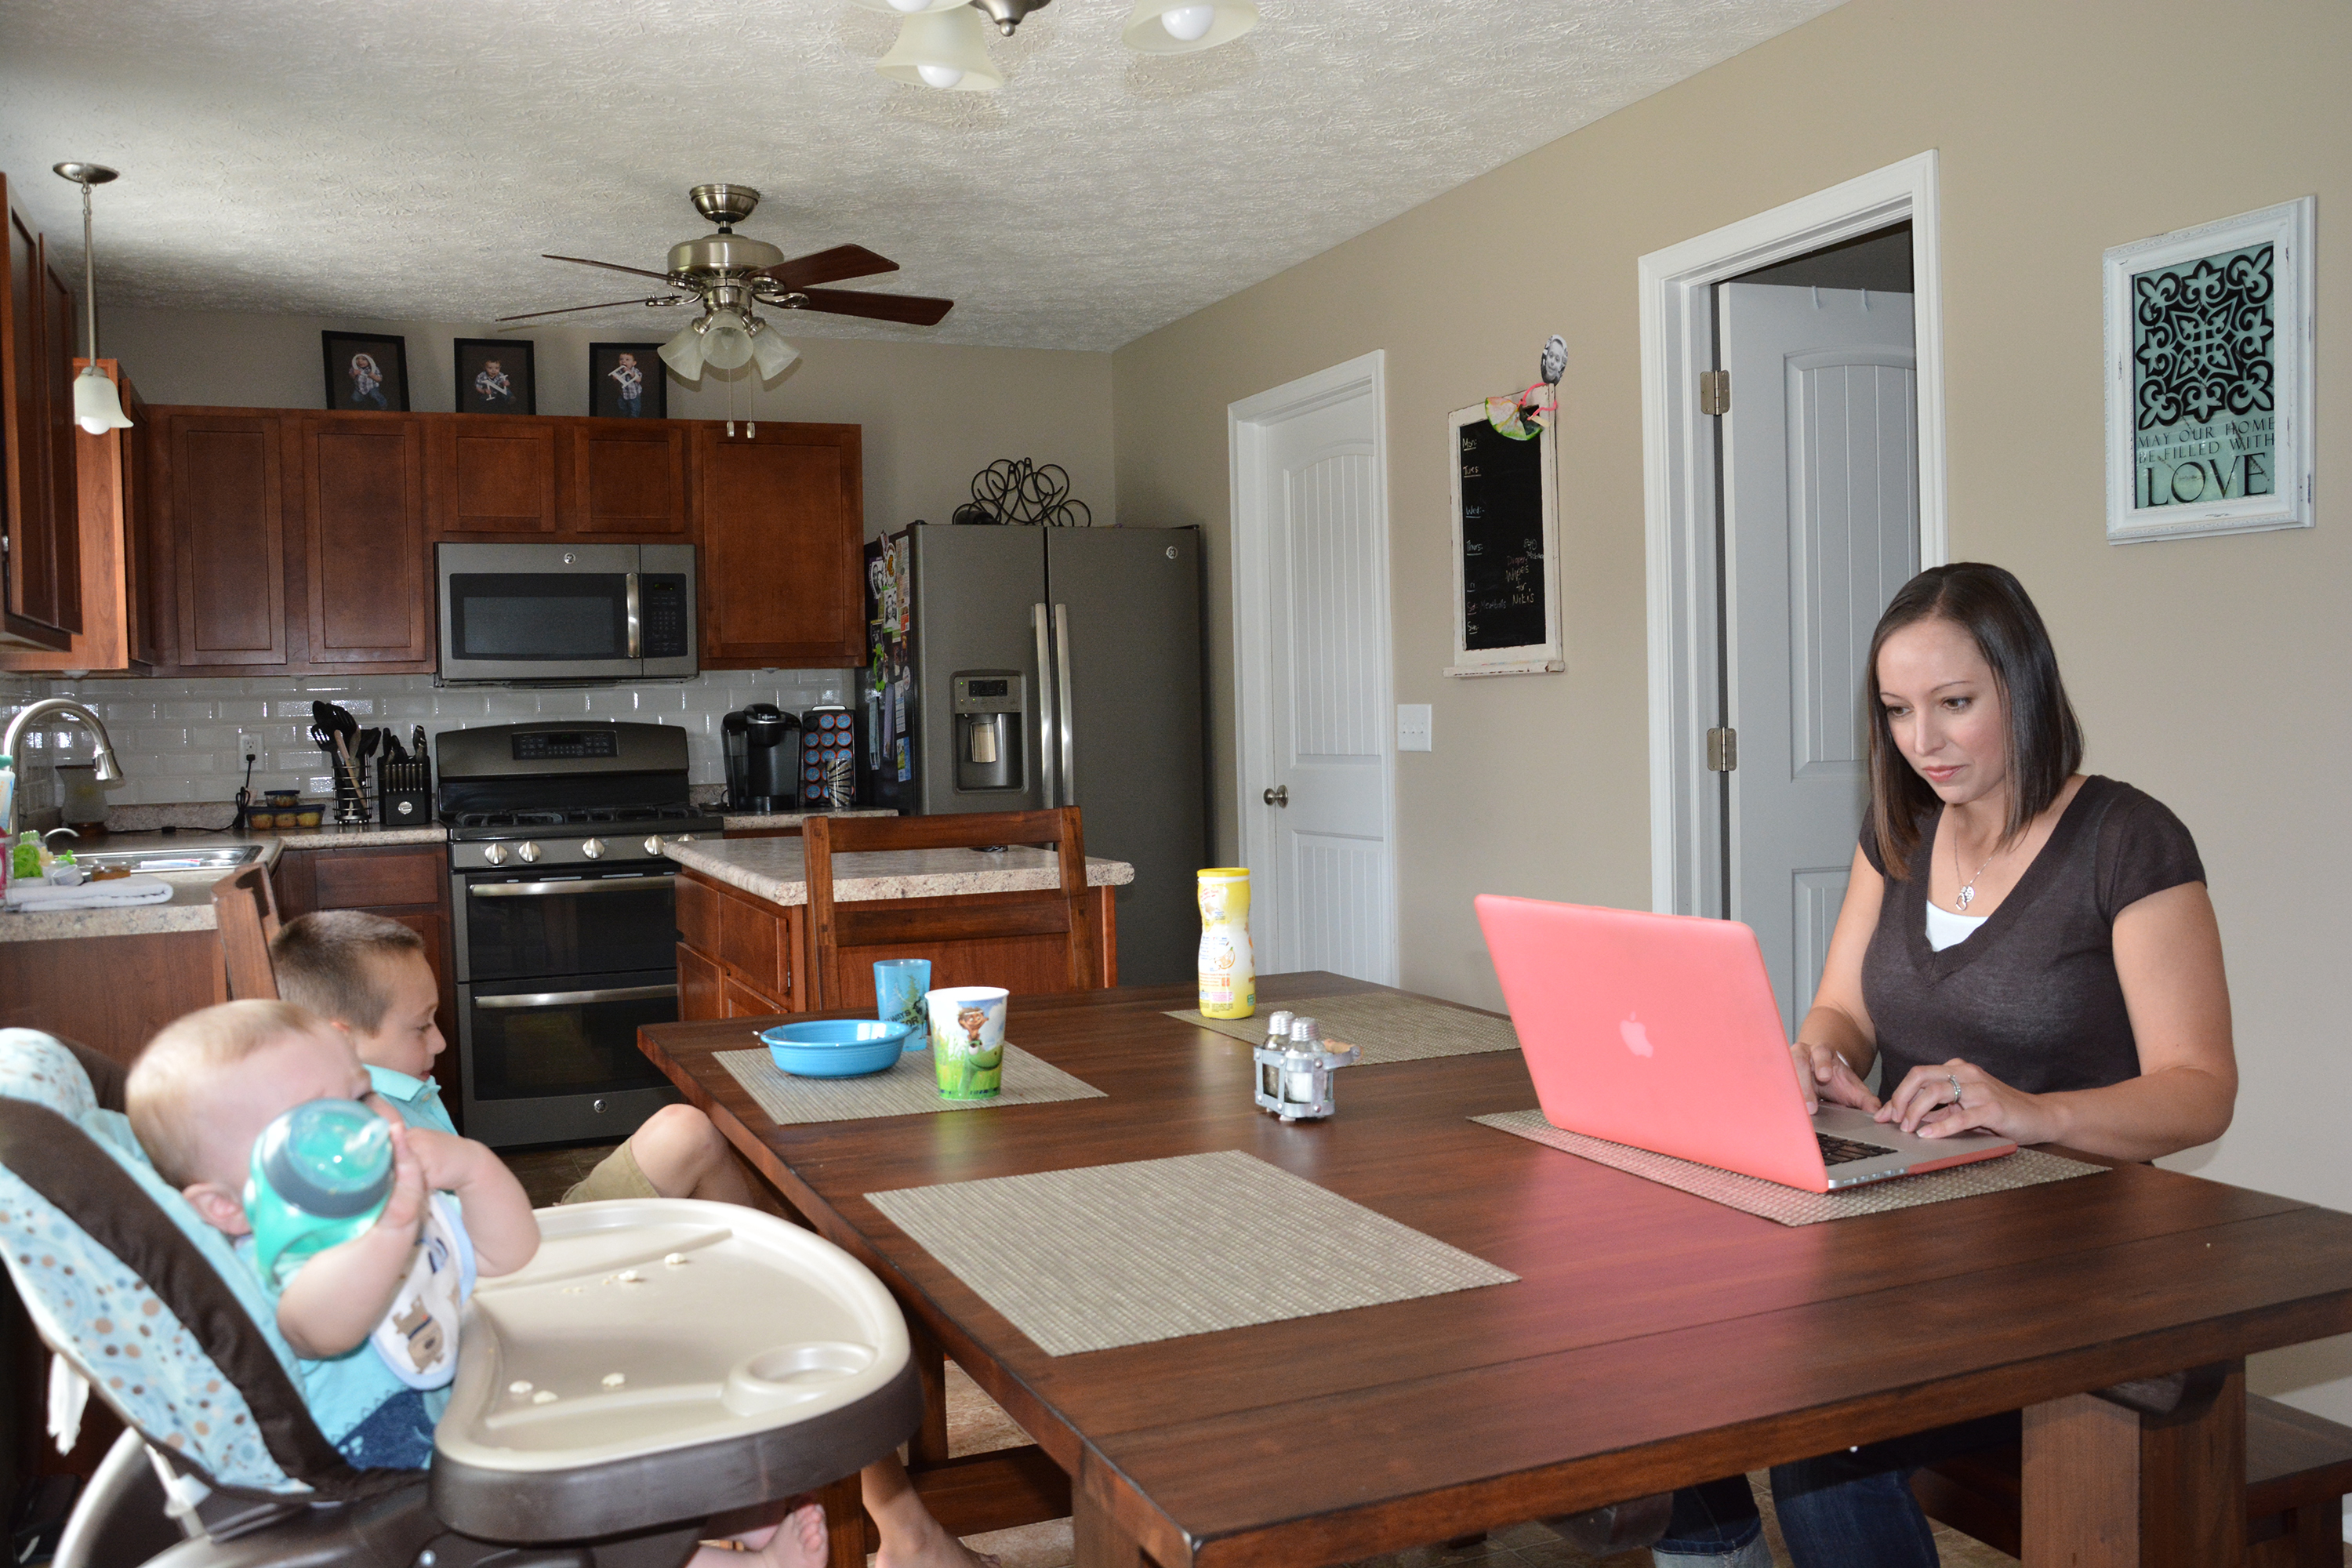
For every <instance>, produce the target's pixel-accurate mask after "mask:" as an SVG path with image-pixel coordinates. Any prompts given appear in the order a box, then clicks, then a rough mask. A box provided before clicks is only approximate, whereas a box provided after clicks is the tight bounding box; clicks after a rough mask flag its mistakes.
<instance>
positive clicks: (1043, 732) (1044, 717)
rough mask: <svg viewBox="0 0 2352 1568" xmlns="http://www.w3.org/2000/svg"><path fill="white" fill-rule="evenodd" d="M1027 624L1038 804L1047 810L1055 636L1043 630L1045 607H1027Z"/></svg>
mask: <svg viewBox="0 0 2352 1568" xmlns="http://www.w3.org/2000/svg"><path fill="white" fill-rule="evenodd" d="M1029 625H1030V626H1031V628H1032V629H1033V630H1034V631H1035V632H1036V634H1037V772H1038V773H1039V774H1040V775H1042V776H1041V777H1040V778H1039V779H1038V781H1037V782H1038V784H1039V785H1040V788H1039V791H1038V795H1037V803H1038V804H1039V805H1043V806H1045V807H1048V808H1049V809H1050V808H1051V807H1052V806H1053V805H1054V803H1055V798H1056V795H1055V787H1054V760H1055V754H1056V752H1057V751H1058V749H1059V742H1058V740H1057V738H1056V737H1057V736H1058V734H1059V732H1060V726H1059V725H1058V724H1057V723H1055V717H1054V713H1055V703H1054V634H1053V633H1052V632H1051V631H1049V630H1047V629H1046V622H1045V605H1030V606H1029Z"/></svg>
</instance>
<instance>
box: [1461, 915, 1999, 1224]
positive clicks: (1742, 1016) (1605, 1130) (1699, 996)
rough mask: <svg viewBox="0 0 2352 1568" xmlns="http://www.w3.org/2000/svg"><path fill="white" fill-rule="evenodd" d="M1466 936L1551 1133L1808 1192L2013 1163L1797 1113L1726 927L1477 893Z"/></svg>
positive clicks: (1761, 993) (1743, 942)
mask: <svg viewBox="0 0 2352 1568" xmlns="http://www.w3.org/2000/svg"><path fill="white" fill-rule="evenodd" d="M1478 923H1479V925H1480V926H1482V927H1483V928H1485V930H1486V950H1487V952H1490V953H1492V954H1493V955H1494V960H1495V973H1496V974H1497V975H1499V976H1501V978H1502V982H1503V997H1504V1001H1505V1003H1506V1004H1507V1005H1508V1007H1509V1008H1510V1013H1511V1022H1512V1024H1513V1025H1514V1026H1516V1027H1517V1030H1518V1033H1519V1049H1520V1050H1521V1051H1522V1052H1523V1053H1524V1054H1525V1055H1526V1057H1527V1058H1528V1074H1529V1075H1530V1076H1531V1077H1533V1078H1534V1079H1535V1080H1536V1095H1537V1098H1538V1099H1539V1100H1541V1101H1542V1102H1543V1113H1544V1119H1545V1120H1546V1121H1549V1122H1550V1123H1551V1124H1552V1125H1553V1126H1555V1127H1559V1128H1562V1129H1564V1130H1566V1131H1570V1132H1582V1133H1585V1134H1587V1135H1589V1136H1591V1137H1594V1138H1606V1139H1608V1140H1609V1141H1610V1142H1612V1143H1630V1144H1632V1145H1633V1147H1635V1148H1637V1149H1648V1150H1650V1151H1652V1152H1655V1153H1660V1154H1672V1155H1674V1156H1675V1158H1676V1159H1680V1160H1695V1161H1696V1162H1698V1163H1701V1164H1705V1165H1714V1166H1717V1167H1719V1168H1720V1169H1723V1170H1727V1171H1738V1172H1741V1173H1745V1174H1747V1175H1750V1176H1761V1177H1763V1178H1764V1179H1765V1180H1766V1181H1769V1182H1779V1183H1781V1184H1784V1185H1787V1186H1791V1187H1802V1188H1805V1189H1807V1190H1808V1191H1811V1192H1816V1193H1825V1192H1830V1191H1832V1190H1835V1189H1837V1188H1841V1187H1851V1186H1857V1185H1860V1184H1863V1183H1865V1182H1883V1181H1885V1180H1888V1179H1889V1178H1891V1177H1895V1176H1907V1175H1913V1174H1916V1173H1919V1172H1921V1171H1935V1170H1941V1169H1943V1168H1944V1167H1945V1166H1948V1165H1964V1164H1967V1163H1969V1162H1971V1161H1975V1160H1990V1159H1993V1158H1995V1157H1996V1156H1999V1155H2001V1154H2011V1153H2014V1152H2016V1151H2017V1145H2016V1144H2015V1143H2013V1142H2011V1141H2010V1140H2008V1139H2006V1138H1998V1137H1992V1136H1989V1135H1985V1134H1979V1133H1963V1134H1961V1135H1959V1136H1957V1137H1951V1138H1916V1137H1913V1136H1911V1135H1910V1134H1908V1133H1906V1132H1905V1131H1903V1130H1902V1129H1901V1128H1899V1127H1896V1126H1895V1125H1893V1124H1892V1123H1881V1122H1878V1121H1874V1120H1872V1118H1871V1116H1870V1114H1869V1113H1868V1112H1867V1111H1862V1110H1853V1108H1852V1107H1849V1106H1840V1105H1832V1104H1830V1103H1829V1102H1828V1101H1826V1100H1824V1101H1822V1108H1821V1111H1820V1113H1819V1114H1818V1115H1813V1116H1808V1115H1806V1114H1805V1100H1804V1095H1803V1093H1802V1091H1801V1090H1800V1089H1799V1088H1798V1086H1797V1075H1796V1072H1795V1071H1794V1069H1793V1068H1791V1067H1790V1060H1789V1043H1788V1040H1787V1038H1786V1037H1784V1036H1783V1035H1782V1034H1781V1032H1780V1008H1779V1006H1778V1005H1776V1004H1775V1003H1774V1001H1773V999H1772V982H1771V978H1770V976H1769V975H1768V974H1767V973H1765V969H1764V954H1763V952H1762V950H1761V949H1759V948H1758V946H1757V945H1756V933H1755V932H1754V931H1750V930H1748V928H1747V927H1746V926H1744V925H1741V924H1740V923H1738V921H1716V920H1701V919H1698V918H1696V917H1695V916H1690V915H1654V914H1647V913H1643V912H1642V911H1639V910H1601V909H1590V908H1587V907H1585V906H1584V905H1581V904H1553V903H1546V902H1543V901H1541V900H1536V899H1505V898H1497V897H1495V896H1493V895H1491V894H1487V895H1482V896H1481V897H1480V898H1479V900H1478Z"/></svg>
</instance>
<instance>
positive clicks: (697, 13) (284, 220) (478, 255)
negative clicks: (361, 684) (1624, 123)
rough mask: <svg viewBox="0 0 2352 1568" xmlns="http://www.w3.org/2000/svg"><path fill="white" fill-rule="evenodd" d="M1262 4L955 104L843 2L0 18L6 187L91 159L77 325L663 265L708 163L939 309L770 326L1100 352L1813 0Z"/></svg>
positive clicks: (768, 235) (507, 289) (533, 286)
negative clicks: (96, 310) (97, 310)
mask: <svg viewBox="0 0 2352 1568" xmlns="http://www.w3.org/2000/svg"><path fill="white" fill-rule="evenodd" d="M1260 4H1261V7H1262V10H1263V12H1264V16H1265V20H1264V22H1263V23H1262V24H1261V25H1260V26H1259V27H1258V28H1257V30H1256V31H1255V33H1253V34H1251V35H1250V36H1248V37H1245V38H1244V39H1242V40H1241V41H1240V42H1238V43H1236V44H1233V45H1229V46H1227V47H1223V48H1221V49H1215V50H1211V51H1207V52H1205V53H1202V54H1198V55H1191V56H1178V57H1160V58H1146V57H1142V56H1138V55H1136V54H1134V53H1132V52H1131V51H1129V50H1128V49H1127V48H1125V47H1123V46H1121V45H1120V43H1119V41H1118V34H1119V29H1120V26H1121V25H1122V23H1123V22H1124V20H1125V17H1126V14H1127V11H1128V0H1055V3H1054V4H1053V5H1051V7H1050V8H1048V9H1046V10H1045V11H1042V12H1040V13H1038V14H1037V15H1035V16H1032V17H1031V18H1030V20H1029V21H1028V22H1026V23H1025V24H1024V26H1023V27H1022V29H1021V32H1020V34H1019V36H1018V37H1016V38H1014V39H1013V40H1010V41H1009V42H1008V41H998V42H996V43H994V44H992V52H993V53H994V54H995V57H996V58H997V59H998V60H999V61H1000V63H1002V64H1003V65H1004V66H1005V67H1007V68H1008V72H1009V75H1010V77H1011V80H1010V81H1009V83H1008V84H1007V85H1006V87H1005V88H1004V89H1003V91H1001V92H998V93H994V94H980V93H949V92H935V91H931V90H929V89H922V88H915V87H907V86H901V85H899V84H897V83H893V82H889V81H886V80H885V79H882V78H881V77H879V76H877V74H876V73H875V71H874V68H873V64H874V61H875V60H876V59H877V58H880V56H881V54H882V52H883V50H884V49H885V48H887V47H888V45H889V41H890V37H891V35H892V32H893V29H894V27H895V25H896V24H895V18H893V17H891V16H882V15H877V14H875V13H871V12H866V11H862V10H859V9H856V7H854V6H852V5H849V4H847V3H846V0H692V3H688V0H366V3H364V4H359V3H354V0H143V3H142V0H68V3H62V4H61V3H58V0H0V170H5V171H6V172H7V173H8V174H10V175H12V176H14V177H15V179H16V182H17V184H18V186H19V188H20V190H21V195H22V199H24V200H26V202H27V204H28V205H29V207H30V208H31V211H32V214H33V216H35V218H36V219H37V221H38V222H39V223H41V224H42V225H43V226H45V227H47V229H49V230H50V231H51V232H52V233H53V234H56V235H58V236H59V237H60V238H61V239H62V240H63V241H64V242H65V244H66V246H67V247H68V249H69V250H71V251H72V252H73V253H74V256H75V258H76V260H77V261H78V260H79V205H78V195H77V193H76V192H75V190H74V188H73V187H72V186H70V185H68V184H65V182H63V181H61V180H58V179H57V178H56V177H55V176H53V175H51V174H49V173H48V168H49V165H50V164H51V163H57V162H58V161H59V160H61V159H67V158H81V159H89V160H92V161H96V162H100V163H111V164H114V165H116V166H117V167H119V168H121V170H122V174H123V177H122V179H121V181H120V182H118V183H117V184H113V185H110V186H107V187H105V188H104V189H102V190H101V191H100V193H99V195H98V218H99V230H98V233H99V238H98V252H99V258H100V288H99V292H100V302H101V306H103V305H104V304H106V303H108V302H111V303H113V304H118V305H140V306H150V307H163V308H177V309H195V310H252V311H269V312H287V313H297V314H306V315H313V314H314V315H329V316H353V317H369V318H384V319H392V320H430V321H481V320H487V319H489V318H491V317H496V316H501V315H506V314H509V313H512V312H518V311H523V310H545V309H548V308H551V307H554V306H559V305H573V304H585V303H589V302H591V301H594V300H612V299H619V298H622V297H624V296H625V295H626V294H628V293H629V291H630V289H629V284H630V280H629V279H626V278H623V277H620V276H619V275H617V274H610V273H598V272H596V271H593V270H592V269H590V268H573V267H566V266H563V265H562V264H560V263H557V262H552V261H542V260H541V259H539V255H538V253H539V252H541V251H543V250H554V251H561V252H564V253H567V254H571V255H575V256H592V257H597V258H602V259H604V260H609V261H617V262H622V263H625V264H627V265H630V266H638V267H647V268H656V269H658V268H660V266H661V264H662V262H661V258H662V256H663V254H664V251H665V249H666V248H667V247H668V246H669V245H670V244H671V243H673V242H675V241H677V240H679V239H684V238H687V237H691V236H693V235H695V234H698V233H700V232H703V230H704V225H703V224H702V223H701V220H700V219H698V217H696V216H695V215H694V213H693V211H692V209H691V208H689V207H688V205H687V204H686V200H685V193H686V187H687V186H688V185H689V184H695V183H697V182H698V181H704V180H716V179H725V180H739V181H741V182H743V183H745V184H751V185H753V186H756V187H757V188H758V189H760V190H761V192H763V193H764V194H765V196H766V200H765V202H764V203H763V204H762V205H761V208H760V211H759V213H758V214H757V215H756V216H754V217H752V219H751V221H750V222H749V223H747V224H746V225H745V226H744V229H743V232H745V233H746V234H749V235H754V236H757V237H761V238H763V239H768V240H772V241H773V242H775V243H776V244H779V245H781V246H782V247H784V248H785V250H786V252H787V253H788V254H791V255H799V254H801V253H803V252H804V251H809V250H815V249H820V248H822V247H826V246H830V245H835V244H839V243H841V242H843V241H852V240H854V241H856V242H857V243H859V244H862V245H866V246H870V247H873V248H875V249H877V250H878V251H880V252H882V253H883V254H884V255H886V256H888V257H891V258H895V259H897V260H898V262H900V263H901V264H902V266H903V267H904V268H905V270H904V271H902V272H899V273H897V274H893V275H891V276H890V277H889V278H888V279H886V280H884V281H883V283H882V285H881V286H882V287H886V288H894V289H902V290H905V291H908V292H911V293H921V294H938V295H946V296H949V297H950V298H952V299H954V300H957V301H959V303H958V305H957V308H956V310H955V311H954V312H953V313H952V314H951V315H950V316H949V317H948V319H947V321H945V322H944V323H942V324H941V325H940V326H939V327H937V328H932V329H928V330H925V329H910V328H898V327H888V326H878V325H870V324H867V323H864V322H858V321H844V320H842V319H840V318H827V317H822V316H803V317H798V318H795V319H794V320H793V335H794V336H796V337H800V336H807V337H822V336H873V337H898V338H914V339H922V340H927V341H931V342H962V343H995V344H1017V345H1027V346H1034V347H1049V348H1072V349H1109V348H1115V347H1117V346H1118V345H1119V344H1121V343H1124V342H1129V340H1131V339H1133V338H1135V337H1137V336H1139V335H1140V334H1142V333H1144V332H1147V331H1151V330H1152V329H1154V328H1156V327H1159V326H1161V325H1163V324H1165V323H1166V322H1168V321H1174V320H1176V319H1177V318H1179V317H1181V316H1183V315H1186V314H1188V313H1190V312H1191V311H1193V310H1199V309H1201V308H1202V306H1205V305H1208V304H1211V303H1213V302H1214V301H1216V300H1221V299H1223V298H1224V297H1225V296H1227V295H1229V294H1231V293H1233V292H1234V291H1235V290H1237V289H1242V288H1244V287H1246V286H1247V285H1249V284H1251V283H1254V282H1256V281H1257V280H1259V279H1263V278H1266V277H1268V276H1271V275H1272V274H1274V273H1276V272H1277V271H1280V270H1281V269H1282V268H1286V267H1288V266H1291V265H1293V264H1295V263H1297V262H1298V261H1301V260H1304V259H1305V258H1307V257H1310V256H1313V255H1315V254H1317V253H1318V252H1320V251H1323V250H1326V249H1328V248H1329V247H1332V246H1333V245H1336V244H1338V243H1339V241H1341V240H1343V239H1346V238H1348V237H1350V236H1353V235H1356V234H1360V233H1361V232H1363V231H1364V230H1365V229H1367V228H1370V227H1371V226H1373V225H1375V224H1378V223H1380V222H1381V221H1383V220H1384V219H1387V218H1390V217H1392V216H1395V215H1397V214H1398V213H1401V212H1403V211H1405V210H1406V209H1408V208H1410V207H1412V206H1414V205H1418V204H1420V203H1422V202H1424V201H1427V200H1428V199H1429V198H1431V197H1432V196H1434V195H1438V194H1439V193H1440V192H1443V191H1444V190H1447V189H1449V188H1450V187H1452V186H1454V185H1456V184H1461V183H1462V182H1463V181H1465V180H1467V179H1469V178H1471V177H1472V176H1474V175H1476V174H1481V173H1484V172H1485V171H1486V170H1488V169H1491V168H1494V167H1495V166H1496V165H1497V164H1500V163H1505V162H1507V161H1508V160H1510V159H1512V158H1515V157H1517V156H1518V155H1519V154H1521V153H1526V152H1528V151H1529V150H1530V149H1532V148H1535V147H1538V146H1540V145H1541V144H1543V143H1544V142H1549V141H1551V140H1553V139H1555V138H1557V137H1559V136H1561V135H1564V134H1566V133H1567V132H1570V131H1573V130H1575V129H1576V128H1577V127H1578V126H1580V125H1584V124H1586V123H1589V122H1590V121H1594V120H1597V119H1599V118H1600V117H1601V116H1602V115H1604V114H1607V113H1609V112H1611V111H1612V110H1616V109H1620V108H1622V107H1623V106H1624V105H1626V104H1628V103H1631V102H1633V100H1636V99H1639V98H1642V97H1643V96H1645V95H1646V94H1648V93H1651V92H1654V91H1656V90H1657V89H1660V88H1663V87H1665V86H1667V85H1669V84H1671V83H1673V82H1675V81H1679V80H1681V79H1684V78H1685V77H1688V76H1691V75H1693V74H1694V73H1696V72H1697V71H1699V70H1702V69H1704V68H1706V67H1708V66H1710V65H1713V64H1715V63H1716V62H1717V61H1719V60H1722V59H1725V58H1728V57H1730V56H1732V55H1734V54H1737V53H1738V52H1739V51H1740V50H1742V49H1745V48H1747V47H1750V46H1751V45H1754V44H1757V43H1759V42H1761V41H1762V40H1764V39H1766V38H1769V37H1772V36H1774V35H1776V34H1778V33H1780V32H1783V31H1786V30H1787V29H1788V28H1790V27H1792V26H1796V25H1798V24H1799V23H1801V22H1803V21H1805V20H1807V19H1809V18H1811V17H1812V16H1817V15H1819V14H1821V13H1822V12H1823V11H1826V10H1828V9H1830V8H1831V7H1832V5H1835V4H1837V0H1260ZM615 285H618V286H617V287H616V286H615ZM850 286H851V287H856V286H857V285H854V284H853V285H850ZM644 314H645V313H644V311H643V310H641V309H640V308H638V307H635V306H631V307H628V308H626V309H625V310H614V311H611V312H595V313H583V314H582V315H579V316H573V317H569V318H559V320H562V321H567V322H570V323H575V324H581V325H589V326H598V325H604V324H607V323H609V324H610V325H611V326H612V327H613V328H614V330H630V331H635V330H639V326H638V323H640V322H641V321H642V320H643V317H644ZM681 315H682V312H672V313H667V314H666V316H665V317H664V318H663V319H666V320H667V319H677V317H679V316H681Z"/></svg>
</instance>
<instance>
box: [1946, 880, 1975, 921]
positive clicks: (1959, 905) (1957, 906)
mask: <svg viewBox="0 0 2352 1568" xmlns="http://www.w3.org/2000/svg"><path fill="white" fill-rule="evenodd" d="M1976 896H1977V885H1976V884H1975V883H1974V882H1970V883H1969V885H1968V886H1967V887H1965V888H1962V889H1960V895H1959V897H1958V898H1956V899H1954V900H1952V908H1953V909H1954V910H1957V911H1958V913H1960V914H1967V913H1968V912H1969V904H1970V903H1971V902H1973V901H1974V900H1975V899H1976Z"/></svg>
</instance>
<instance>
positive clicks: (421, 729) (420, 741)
mask: <svg viewBox="0 0 2352 1568" xmlns="http://www.w3.org/2000/svg"><path fill="white" fill-rule="evenodd" d="M409 749H410V750H412V751H414V752H415V753H416V760H417V761H418V762H420V763H429V762H431V761H432V760H433V753H432V752H428V751H426V750H425V726H424V725H422V724H419V725H418V726H416V737H415V744H414V745H412V746H411V747H410V748H409Z"/></svg>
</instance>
